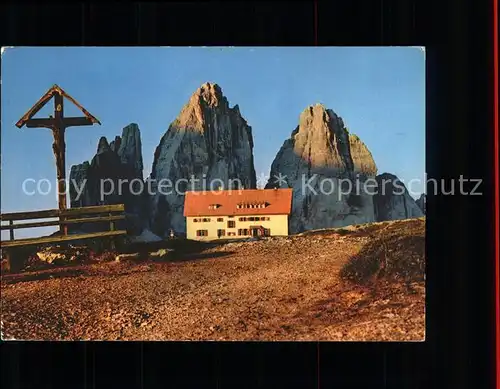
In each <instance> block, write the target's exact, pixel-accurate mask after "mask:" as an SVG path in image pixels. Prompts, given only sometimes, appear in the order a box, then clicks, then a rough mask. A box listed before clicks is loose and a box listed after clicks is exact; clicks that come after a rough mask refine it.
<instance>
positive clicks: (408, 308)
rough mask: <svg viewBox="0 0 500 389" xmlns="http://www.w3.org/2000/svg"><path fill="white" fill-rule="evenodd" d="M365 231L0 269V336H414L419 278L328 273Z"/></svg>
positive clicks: (419, 330)
mask: <svg viewBox="0 0 500 389" xmlns="http://www.w3.org/2000/svg"><path fill="white" fill-rule="evenodd" d="M369 239H370V237H366V236H342V235H339V234H336V233H331V232H330V233H328V232H325V233H324V234H315V235H310V236H295V237H287V238H268V239H265V240H259V241H250V242H237V243H228V244H224V245H221V246H219V247H215V248H209V249H207V250H204V251H203V252H201V253H194V254H190V255H186V256H185V257H183V258H182V260H178V261H176V262H163V263H155V262H152V261H145V262H141V263H134V262H107V263H99V264H91V265H83V266H79V267H74V268H65V269H62V270H57V269H54V270H51V271H49V272H41V273H37V274H35V276H37V277H38V278H41V275H45V276H44V277H43V278H44V279H38V280H31V281H30V280H29V278H27V277H29V276H30V275H29V274H28V273H24V274H21V275H19V276H18V277H17V278H16V277H10V278H8V277H5V279H3V281H2V286H1V292H2V296H1V303H2V307H1V308H2V312H1V319H2V337H3V339H4V340H6V339H12V338H15V339H23V340H28V339H36V340H54V339H56V340H76V339H87V340H423V339H424V326H425V324H424V310H425V307H424V299H425V295H424V289H423V286H422V285H417V284H414V285H410V286H405V287H403V286H402V285H394V284H383V283H379V284H378V285H377V286H376V287H370V288H368V287H361V286H356V285H353V284H346V283H344V282H342V281H340V279H339V276H338V273H339V270H340V268H341V267H342V265H343V264H345V263H346V261H347V260H349V258H351V257H352V256H353V255H354V254H356V253H357V252H359V250H360V249H361V248H362V247H363V245H364V244H366V242H367V241H368V240H369Z"/></svg>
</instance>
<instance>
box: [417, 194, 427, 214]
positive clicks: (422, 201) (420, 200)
mask: <svg viewBox="0 0 500 389" xmlns="http://www.w3.org/2000/svg"><path fill="white" fill-rule="evenodd" d="M425 200H426V197H425V194H424V193H422V194H421V195H420V197H419V198H418V199H417V205H418V207H419V208H420V210H421V211H422V213H423V214H424V215H425Z"/></svg>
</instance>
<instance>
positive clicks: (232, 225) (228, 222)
mask: <svg viewBox="0 0 500 389" xmlns="http://www.w3.org/2000/svg"><path fill="white" fill-rule="evenodd" d="M235 227H236V222H235V221H234V220H228V221H227V228H235Z"/></svg>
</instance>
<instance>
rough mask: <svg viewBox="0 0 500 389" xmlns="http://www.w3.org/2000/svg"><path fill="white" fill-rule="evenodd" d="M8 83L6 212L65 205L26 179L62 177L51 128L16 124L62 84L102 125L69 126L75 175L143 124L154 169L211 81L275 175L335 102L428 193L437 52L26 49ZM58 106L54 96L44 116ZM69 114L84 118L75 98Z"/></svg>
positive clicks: (379, 156)
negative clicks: (307, 119) (429, 62)
mask: <svg viewBox="0 0 500 389" xmlns="http://www.w3.org/2000/svg"><path fill="white" fill-rule="evenodd" d="M1 79H2V84H1V92H2V99H1V118H2V123H1V124H2V128H1V131H2V132H1V196H2V197H1V211H2V212H12V211H22V210H40V209H49V208H56V207H57V199H56V193H55V191H54V189H55V188H54V186H55V185H53V188H52V191H51V193H50V194H49V195H45V196H44V195H41V194H38V195H33V196H30V195H28V194H24V193H23V189H22V183H23V181H24V180H25V179H26V178H33V179H35V180H40V179H43V178H47V179H49V180H50V181H51V182H52V183H55V175H56V172H55V164H54V156H53V154H52V135H51V132H50V130H48V129H43V128H40V129H38V128H23V129H18V128H17V127H16V126H15V123H16V122H17V120H18V119H19V118H20V117H21V116H22V115H23V114H24V113H25V112H26V111H27V110H28V109H29V108H30V107H31V106H32V105H33V104H34V103H35V102H36V101H37V100H38V99H39V98H40V97H41V96H42V95H43V94H44V93H45V92H46V91H47V89H49V88H50V87H51V86H52V85H53V84H58V85H59V86H60V87H61V88H63V89H64V90H65V91H66V92H67V93H69V94H70V95H71V96H73V97H74V98H75V99H76V100H77V101H78V102H80V103H81V104H82V105H83V106H84V107H85V108H86V109H87V110H89V111H90V112H91V113H92V114H93V115H94V116H96V117H97V118H98V119H99V120H100V121H101V123H102V126H89V127H72V128H69V129H68V130H67V132H66V167H67V170H68V173H67V175H68V176H69V169H70V167H71V165H73V164H77V163H81V162H83V161H85V160H90V159H91V158H92V157H93V155H94V153H95V151H96V147H97V142H98V140H99V138H100V137H101V136H106V137H107V138H108V140H112V139H113V138H114V137H115V135H121V130H122V128H123V127H124V126H126V125H127V124H129V123H131V122H135V123H137V124H138V125H139V127H140V129H141V134H142V144H143V158H144V166H145V173H146V174H149V171H150V169H151V164H152V159H153V153H154V150H155V148H156V146H157V145H158V143H159V141H160V138H161V136H162V135H163V133H164V132H165V131H166V130H167V128H168V126H169V124H170V123H171V122H172V121H173V120H174V119H175V117H176V116H177V114H178V113H179V111H180V109H181V108H182V106H183V105H184V104H185V103H186V102H187V101H188V99H189V97H190V96H191V94H192V93H193V92H194V91H195V90H196V89H197V88H198V87H199V86H200V85H201V84H203V83H204V82H206V81H210V82H216V83H217V84H219V85H220V87H221V88H222V91H223V93H224V95H225V96H226V97H227V98H228V100H229V104H230V105H231V106H234V105H235V104H238V105H239V106H240V111H241V113H242V115H243V116H244V117H245V119H246V120H247V121H248V123H249V124H250V125H251V126H252V129H253V137H254V143H255V146H254V156H255V169H256V172H257V174H258V175H259V174H260V173H264V174H269V169H270V166H271V163H272V161H273V159H274V157H275V156H276V153H277V152H278V150H279V148H280V147H281V145H282V144H283V141H284V140H285V139H287V138H288V137H289V136H290V133H291V132H292V130H293V129H294V128H295V127H296V126H297V124H298V119H299V115H300V113H301V112H302V111H303V110H304V109H305V108H306V107H307V106H308V105H312V104H315V103H323V104H324V105H325V106H326V107H328V108H331V109H333V110H334V111H335V112H336V113H337V114H338V115H339V116H341V117H342V118H343V119H344V122H345V123H346V125H347V127H349V129H350V131H351V132H352V133H355V134H357V135H358V136H359V137H360V138H361V139H362V140H363V141H364V142H365V143H366V145H367V146H368V148H369V149H370V151H371V152H372V154H373V157H374V159H375V162H376V163H377V166H378V168H379V172H380V173H382V172H390V173H393V174H396V175H397V176H398V177H399V178H400V179H402V180H403V181H404V182H408V181H409V180H411V179H420V180H421V181H422V182H421V183H420V184H414V185H413V186H412V191H413V193H412V194H413V195H414V196H415V195H416V193H417V192H422V191H423V190H424V189H423V188H424V185H423V180H424V174H425V57H424V54H423V52H422V51H421V50H419V49H417V48H409V47H408V48H403V47H387V48H371V47H370V48H368V47H367V48H362V47H359V48H333V47H332V48H314V47H307V48H306V47H303V48H292V47H290V48H285V47H283V48H272V47H260V48H259V47H255V48H167V47H165V48H139V47H138V48H14V49H8V50H6V51H5V52H4V53H3V55H2V62H1ZM52 110H53V104H52V103H50V104H48V105H47V107H46V108H45V109H44V110H42V111H41V112H40V113H39V114H38V115H37V117H42V116H48V115H49V114H50V113H51V111H52ZM65 115H68V116H81V114H80V113H79V112H78V111H77V110H76V108H74V109H73V108H72V107H71V106H70V104H69V103H66V104H65ZM43 190H46V187H43ZM37 231H41V230H40V229H38V230H37ZM21 235H24V234H20V235H19V236H21ZM30 235H31V234H30ZM2 236H4V234H3V233H2Z"/></svg>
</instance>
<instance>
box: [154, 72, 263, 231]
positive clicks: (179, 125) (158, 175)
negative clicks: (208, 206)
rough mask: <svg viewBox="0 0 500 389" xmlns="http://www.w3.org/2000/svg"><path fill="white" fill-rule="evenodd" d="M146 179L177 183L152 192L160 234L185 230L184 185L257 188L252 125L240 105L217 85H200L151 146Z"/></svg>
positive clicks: (190, 188)
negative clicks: (167, 189)
mask: <svg viewBox="0 0 500 389" xmlns="http://www.w3.org/2000/svg"><path fill="white" fill-rule="evenodd" d="M191 178H194V179H195V180H197V181H196V183H195V185H188V184H186V183H185V182H183V181H184V180H190V179H191ZM151 179H152V180H154V182H156V183H158V182H160V181H161V180H163V179H167V180H169V181H170V182H172V183H173V184H174V183H176V182H181V183H182V184H181V185H178V187H177V188H176V189H178V191H177V190H173V191H171V192H170V193H168V194H161V193H159V191H157V193H156V194H154V195H153V196H152V197H151V201H150V220H151V228H152V229H153V231H154V232H156V233H157V234H159V235H162V234H164V233H165V232H166V231H167V230H168V229H170V228H173V229H174V230H175V231H177V232H181V233H182V232H184V231H185V219H184V216H183V208H184V196H183V193H184V192H185V191H186V190H203V189H206V190H210V189H211V188H210V187H207V188H204V187H203V183H204V182H206V183H207V184H208V185H209V184H210V183H211V182H216V183H217V185H220V184H222V186H223V187H224V188H226V189H227V188H229V187H235V186H241V187H243V188H246V189H250V188H255V187H256V177H255V169H254V161H253V137H252V129H251V127H250V126H249V125H248V123H247V122H246V120H245V119H244V118H243V117H242V115H241V113H240V110H239V107H237V106H235V107H233V108H231V107H230V106H229V103H228V100H227V98H226V97H225V96H224V95H223V93H222V90H221V88H220V87H219V86H218V85H217V84H214V83H208V82H207V83H205V84H203V85H201V87H200V88H198V89H197V90H196V91H195V92H194V93H193V95H192V96H191V98H190V99H189V101H188V102H187V104H186V105H185V106H184V107H183V108H182V110H181V112H180V113H179V115H178V117H177V118H176V119H175V120H174V121H173V122H172V123H171V124H170V126H169V128H168V130H167V131H166V132H165V134H164V135H163V137H162V139H161V141H160V144H159V145H158V147H157V148H156V151H155V155H154V160H153V166H152V170H151ZM215 180H217V181H215ZM191 182H193V181H191Z"/></svg>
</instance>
